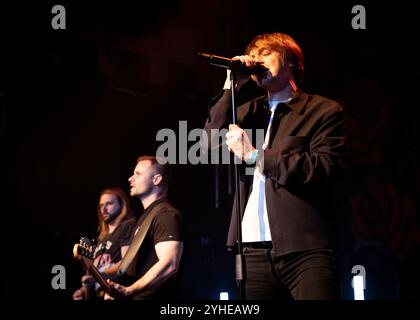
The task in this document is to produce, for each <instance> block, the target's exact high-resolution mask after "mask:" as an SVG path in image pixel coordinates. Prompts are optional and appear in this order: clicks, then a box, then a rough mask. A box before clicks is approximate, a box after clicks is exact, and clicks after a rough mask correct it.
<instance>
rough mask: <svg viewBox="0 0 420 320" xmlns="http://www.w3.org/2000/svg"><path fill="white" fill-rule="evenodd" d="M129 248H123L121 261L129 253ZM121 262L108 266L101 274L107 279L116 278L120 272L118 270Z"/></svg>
mask: <svg viewBox="0 0 420 320" xmlns="http://www.w3.org/2000/svg"><path fill="white" fill-rule="evenodd" d="M128 248H129V246H121V260H122V258H124V256H125V254H126V253H127V250H128ZM121 260H120V261H118V262H115V263H110V264H108V265H106V266H105V267H104V268H100V271H101V273H102V274H103V275H104V276H105V277H106V278H111V279H113V278H115V277H116V275H117V272H118V268H119V267H120V264H121Z"/></svg>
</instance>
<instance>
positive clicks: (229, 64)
mask: <svg viewBox="0 0 420 320" xmlns="http://www.w3.org/2000/svg"><path fill="white" fill-rule="evenodd" d="M198 56H199V57H200V58H203V59H205V60H206V61H207V62H208V63H209V64H210V65H212V66H216V67H221V68H225V69H230V70H233V71H237V72H240V73H245V74H260V73H264V72H266V71H268V69H267V68H266V67H264V66H263V65H261V64H256V65H255V66H253V67H247V65H246V64H244V63H242V61H240V60H232V59H230V58H225V57H221V56H216V55H214V54H208V53H202V52H199V53H198Z"/></svg>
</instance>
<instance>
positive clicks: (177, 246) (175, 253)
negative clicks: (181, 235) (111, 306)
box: [105, 241, 184, 299]
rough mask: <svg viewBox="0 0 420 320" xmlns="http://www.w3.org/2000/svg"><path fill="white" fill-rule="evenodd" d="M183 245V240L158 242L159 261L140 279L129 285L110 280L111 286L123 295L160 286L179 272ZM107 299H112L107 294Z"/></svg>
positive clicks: (156, 246) (130, 294) (131, 294)
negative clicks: (125, 285)
mask: <svg viewBox="0 0 420 320" xmlns="http://www.w3.org/2000/svg"><path fill="white" fill-rule="evenodd" d="M183 247H184V244H183V242H182V241H162V242H158V243H157V244H156V245H155V251H156V255H157V258H158V261H157V262H156V263H155V264H154V265H153V266H152V267H151V268H150V269H149V270H148V271H147V272H146V273H145V274H144V275H143V276H142V277H141V278H140V279H138V280H137V281H136V282H134V283H133V284H132V285H131V286H128V287H124V286H122V285H120V284H118V283H115V282H112V281H109V284H110V286H111V287H112V288H113V289H115V290H116V291H118V292H119V293H120V294H121V295H123V296H134V295H137V294H139V293H141V292H144V291H149V290H154V289H157V288H159V287H160V286H161V285H162V284H163V283H164V282H165V281H166V280H168V279H169V278H170V277H172V276H173V275H174V274H176V273H177V272H178V267H179V262H180V260H181V256H182V250H183ZM105 299H110V297H109V296H108V295H105Z"/></svg>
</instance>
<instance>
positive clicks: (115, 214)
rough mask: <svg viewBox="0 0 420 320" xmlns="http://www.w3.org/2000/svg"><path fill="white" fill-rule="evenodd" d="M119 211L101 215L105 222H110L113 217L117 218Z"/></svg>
mask: <svg viewBox="0 0 420 320" xmlns="http://www.w3.org/2000/svg"><path fill="white" fill-rule="evenodd" d="M120 213H121V211H120V212H117V213H114V214H109V213H108V214H106V215H102V219H103V220H104V222H105V223H107V224H110V223H111V222H113V221H114V220H115V219H117V217H118V216H119V215H120Z"/></svg>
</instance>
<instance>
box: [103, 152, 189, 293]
mask: <svg viewBox="0 0 420 320" xmlns="http://www.w3.org/2000/svg"><path fill="white" fill-rule="evenodd" d="M170 180H171V175H170V171H169V166H168V164H163V159H160V158H156V157H153V156H142V157H139V158H138V159H137V165H136V167H135V169H134V173H133V175H132V176H131V177H130V178H129V182H130V186H131V189H130V195H131V196H133V197H137V198H139V199H140V201H141V202H142V204H143V208H144V213H143V214H142V215H141V216H140V218H139V220H138V223H137V227H138V228H137V229H136V232H137V231H138V230H139V228H142V227H141V226H142V223H143V222H144V224H143V227H144V225H145V224H146V222H145V221H151V223H150V225H149V227H148V229H147V233H146V235H145V238H144V240H143V242H142V244H141V246H140V249H139V250H138V251H136V253H135V256H134V259H133V261H136V271H135V280H134V281H133V282H132V284H131V285H129V286H123V285H121V284H120V283H116V282H114V281H108V282H109V284H110V286H111V288H113V289H114V290H115V291H116V292H118V294H119V296H120V297H123V298H124V297H125V298H128V299H133V300H150V299H174V298H176V297H178V296H179V292H177V290H178V289H179V287H178V286H179V274H180V272H179V269H180V265H181V263H180V261H181V257H182V253H183V248H184V236H183V220H182V215H181V213H180V212H179V211H178V210H177V209H175V208H174V207H173V206H172V205H171V204H170V203H169V201H168V199H167V192H168V187H169V183H170ZM147 217H149V218H147ZM146 219H147V220H146ZM150 219H151V220H150ZM139 233H140V231H139ZM134 237H135V236H134ZM134 239H136V238H134ZM134 242H135V241H133V243H134ZM133 243H132V245H133ZM133 247H134V245H133ZM127 256H129V255H128V254H127ZM114 298H116V297H112V296H110V295H108V294H105V299H106V300H107V299H109V300H111V299H114Z"/></svg>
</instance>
